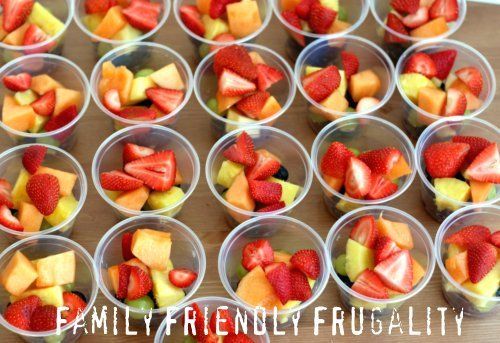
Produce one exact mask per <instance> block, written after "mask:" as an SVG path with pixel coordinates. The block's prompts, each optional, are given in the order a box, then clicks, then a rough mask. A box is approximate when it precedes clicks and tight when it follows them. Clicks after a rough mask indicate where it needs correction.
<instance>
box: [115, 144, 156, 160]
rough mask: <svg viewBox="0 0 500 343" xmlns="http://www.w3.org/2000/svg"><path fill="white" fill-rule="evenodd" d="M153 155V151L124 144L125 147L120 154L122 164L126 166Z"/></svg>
mask: <svg viewBox="0 0 500 343" xmlns="http://www.w3.org/2000/svg"><path fill="white" fill-rule="evenodd" d="M154 153H155V151H154V149H151V148H148V147H145V146H141V145H137V144H134V143H126V144H125V146H124V147H123V153H122V158H123V163H124V164H127V163H129V162H131V161H135V160H137V159H139V158H143V157H146V156H150V155H153V154H154Z"/></svg>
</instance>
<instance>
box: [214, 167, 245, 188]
mask: <svg viewBox="0 0 500 343" xmlns="http://www.w3.org/2000/svg"><path fill="white" fill-rule="evenodd" d="M243 168H244V167H243V165H242V164H239V163H236V162H232V161H229V160H226V161H224V162H222V165H221V167H220V169H219V173H218V174H217V183H218V184H219V185H221V186H223V187H225V188H229V187H231V185H232V184H233V181H234V179H235V178H236V176H238V174H240V173H241V172H242V171H243Z"/></svg>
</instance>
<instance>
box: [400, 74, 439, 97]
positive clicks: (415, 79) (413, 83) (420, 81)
mask: <svg viewBox="0 0 500 343" xmlns="http://www.w3.org/2000/svg"><path fill="white" fill-rule="evenodd" d="M399 82H400V84H401V87H402V88H403V92H404V93H405V94H406V96H407V97H408V98H409V99H410V100H411V101H413V102H415V103H416V102H417V100H418V94H419V92H420V90H421V89H422V88H424V87H431V88H432V87H433V88H436V86H435V85H434V83H433V82H432V81H431V80H430V79H428V78H426V77H425V76H424V75H422V74H418V73H409V74H402V75H401V76H400V77H399Z"/></svg>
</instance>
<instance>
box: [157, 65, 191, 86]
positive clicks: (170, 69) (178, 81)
mask: <svg viewBox="0 0 500 343" xmlns="http://www.w3.org/2000/svg"><path fill="white" fill-rule="evenodd" d="M149 77H150V78H151V79H152V80H153V82H154V83H156V84H157V85H158V86H160V87H163V88H167V89H175V90H183V89H184V88H185V85H184V81H183V80H182V77H181V74H180V73H179V70H178V69H177V66H176V65H175V63H170V64H169V65H167V66H165V67H163V68H161V69H160V70H157V71H155V72H154V73H153V74H151V75H150V76H149Z"/></svg>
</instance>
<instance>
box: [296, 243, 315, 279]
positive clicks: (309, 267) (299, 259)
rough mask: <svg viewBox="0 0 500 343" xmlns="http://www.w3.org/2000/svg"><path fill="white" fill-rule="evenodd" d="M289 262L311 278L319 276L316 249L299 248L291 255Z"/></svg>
mask: <svg viewBox="0 0 500 343" xmlns="http://www.w3.org/2000/svg"><path fill="white" fill-rule="evenodd" d="M290 263H291V264H292V265H293V266H294V267H295V268H297V269H298V270H300V271H301V272H302V273H304V274H306V275H307V276H308V277H310V278H311V279H313V280H316V279H317V278H318V276H319V273H320V270H321V266H320V263H319V256H318V253H317V252H316V250H312V249H303V250H299V251H297V252H295V254H293V255H292V258H290Z"/></svg>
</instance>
